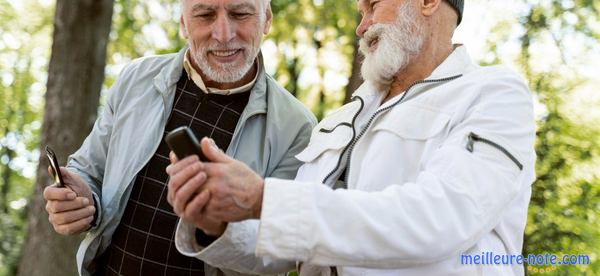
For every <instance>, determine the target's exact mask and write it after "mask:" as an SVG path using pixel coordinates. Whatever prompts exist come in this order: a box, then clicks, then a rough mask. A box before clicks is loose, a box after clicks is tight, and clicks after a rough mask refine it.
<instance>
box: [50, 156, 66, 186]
mask: <svg viewBox="0 0 600 276" xmlns="http://www.w3.org/2000/svg"><path fill="white" fill-rule="evenodd" d="M46 157H48V163H50V170H51V172H52V177H53V178H54V182H55V183H57V184H56V185H57V186H58V187H60V188H63V187H65V182H64V180H63V177H62V174H61V173H60V166H59V165H58V159H56V154H55V153H54V150H52V148H51V147H50V146H46Z"/></svg>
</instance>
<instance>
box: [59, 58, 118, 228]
mask: <svg viewBox="0 0 600 276" xmlns="http://www.w3.org/2000/svg"><path fill="white" fill-rule="evenodd" d="M128 67H129V66H128ZM128 67H126V68H124V69H123V72H125V71H127V69H128ZM121 75H123V74H121ZM120 79H121V77H120V78H119V80H117V82H116V83H115V85H113V87H112V88H111V89H110V90H109V91H108V94H109V97H108V101H107V103H106V105H105V106H104V108H103V110H102V112H101V114H100V116H99V117H98V119H97V120H96V122H95V123H94V127H93V128H92V131H91V132H90V134H89V135H88V136H87V138H86V139H85V140H84V141H83V144H82V145H81V147H80V148H79V149H78V150H77V151H76V152H75V153H73V154H72V155H71V156H69V161H68V162H67V168H68V169H69V170H71V171H72V172H75V173H77V174H78V175H79V176H80V177H81V178H82V179H83V181H85V182H86V183H87V184H88V185H89V186H90V188H91V190H92V194H93V196H94V200H95V201H96V206H97V209H96V210H97V212H98V214H97V219H96V221H95V225H96V226H95V227H97V226H98V225H100V222H101V220H102V181H103V179H104V169H105V165H106V156H107V153H108V145H109V142H110V137H111V135H112V130H113V124H114V116H115V107H116V105H117V101H118V99H117V97H118V96H120V95H119V93H118V92H119V91H118V90H119V87H120V85H121V81H120ZM95 227H94V228H95ZM94 228H92V229H94ZM92 229H90V230H92Z"/></svg>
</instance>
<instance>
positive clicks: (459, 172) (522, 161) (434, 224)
mask: <svg viewBox="0 0 600 276" xmlns="http://www.w3.org/2000/svg"><path fill="white" fill-rule="evenodd" d="M383 98H384V93H382V92H380V91H376V89H374V87H373V86H371V85H369V84H368V83H365V84H364V85H363V86H362V87H360V88H359V89H358V91H357V92H356V93H355V100H354V101H353V102H351V103H349V104H347V105H345V106H343V107H341V108H340V109H338V110H337V111H335V112H334V113H332V114H331V115H329V116H327V118H325V119H324V120H323V121H322V122H321V123H320V124H319V125H317V127H315V129H314V130H313V133H312V137H311V141H310V143H309V145H308V146H307V148H306V149H305V150H304V151H302V152H301V153H300V154H298V155H297V156H296V157H297V158H298V159H300V160H301V161H303V162H305V164H304V165H303V166H302V167H301V168H300V170H299V171H298V175H297V177H296V180H281V179H275V178H267V179H266V181H265V190H264V198H263V209H262V215H261V221H260V225H259V226H258V229H256V231H257V233H256V232H253V231H254V230H253V231H249V232H248V233H245V234H243V233H240V234H238V235H237V236H239V237H244V240H245V241H243V242H242V241H240V242H238V243H237V246H239V248H238V252H251V250H249V249H248V248H244V246H246V247H248V246H254V244H256V247H255V253H256V255H257V256H259V257H261V258H256V259H254V260H253V261H254V262H255V263H254V264H253V265H249V264H251V263H252V262H251V261H249V259H252V256H249V255H248V254H237V255H235V256H236V257H234V258H231V257H229V260H227V261H225V262H222V261H220V260H219V258H228V256H227V255H229V256H232V255H231V254H229V253H227V252H225V251H219V250H220V249H219V245H218V243H217V244H216V245H215V244H213V245H211V246H209V247H208V248H205V249H201V250H202V251H200V252H197V253H196V255H195V256H198V257H200V258H202V259H203V260H205V261H208V262H209V263H213V264H214V263H220V264H221V265H228V266H235V268H234V269H236V270H240V271H245V270H246V269H249V270H253V271H254V272H259V273H267V272H277V271H268V270H265V269H263V268H268V267H276V266H274V265H273V264H274V263H276V261H274V259H284V260H297V261H301V262H305V264H304V265H303V266H302V267H303V269H301V275H312V274H314V273H315V271H316V270H315V267H314V266H324V267H327V266H336V267H337V272H338V273H339V274H340V275H482V274H484V275H514V274H517V275H519V274H523V266H522V265H512V266H511V265H479V266H478V265H463V264H461V254H473V255H481V253H482V252H493V253H494V254H496V255H500V254H520V253H521V248H522V245H523V231H524V228H525V224H526V219H527V206H528V204H529V198H530V194H531V187H530V185H531V183H533V181H534V178H535V172H534V164H535V151H534V139H535V122H534V115H533V104H532V99H531V95H530V93H529V92H528V89H527V87H526V85H525V84H524V82H523V81H522V80H521V79H520V78H519V77H518V76H517V75H516V74H515V73H513V72H511V71H509V70H507V69H506V68H503V67H497V66H494V67H479V66H476V65H474V64H473V63H472V62H471V60H470V58H469V56H468V54H467V52H466V49H465V47H459V48H457V49H456V50H455V51H454V52H453V53H452V54H451V55H450V56H449V57H448V58H447V59H446V60H445V61H444V62H443V63H442V64H441V65H440V66H439V67H438V68H437V69H436V70H435V71H434V72H433V73H432V74H431V76H430V77H428V78H427V80H425V81H422V82H418V83H416V84H414V85H413V86H411V87H410V88H409V89H407V91H406V92H405V93H403V94H401V95H399V96H397V97H395V98H393V99H391V100H389V101H387V102H385V103H383V104H381V101H382V99H383ZM346 167H347V169H346V170H347V175H346V178H345V179H346V180H347V181H346V183H347V184H346V186H347V189H332V187H334V186H335V187H338V186H340V183H339V182H337V183H336V180H337V179H338V178H339V177H340V175H341V174H342V172H343V171H344V168H346ZM322 184H325V185H322ZM190 231H191V230H190ZM255 239H256V240H255ZM179 242H181V241H179ZM234 244H235V243H234ZM232 247H235V246H232ZM211 251H212V253H211ZM217 252H219V253H217ZM188 253H189V252H188ZM241 255H244V258H247V259H245V260H244V259H243V258H241V257H240V256H241ZM219 256H220V257H219ZM237 257H240V258H239V259H237ZM257 263H258V264H257ZM241 264H244V265H241ZM265 264H266V265H265ZM244 266H245V267H244ZM311 266H312V267H311ZM309 271H311V272H309ZM323 271H329V269H323Z"/></svg>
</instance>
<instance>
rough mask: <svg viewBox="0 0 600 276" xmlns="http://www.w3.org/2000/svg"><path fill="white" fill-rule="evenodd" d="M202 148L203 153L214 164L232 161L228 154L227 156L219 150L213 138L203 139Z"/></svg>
mask: <svg viewBox="0 0 600 276" xmlns="http://www.w3.org/2000/svg"><path fill="white" fill-rule="evenodd" d="M200 147H201V148H202V153H204V156H206V158H207V159H208V160H210V161H212V162H218V163H226V162H229V161H230V160H231V158H229V156H227V154H225V153H224V152H223V151H222V150H221V149H219V147H218V146H217V144H216V143H215V140H213V139H211V138H208V137H204V138H202V141H201V142H200Z"/></svg>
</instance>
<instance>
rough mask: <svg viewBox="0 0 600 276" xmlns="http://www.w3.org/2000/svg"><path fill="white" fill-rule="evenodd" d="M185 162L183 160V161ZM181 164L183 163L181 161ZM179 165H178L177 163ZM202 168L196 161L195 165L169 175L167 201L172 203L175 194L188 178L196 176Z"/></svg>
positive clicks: (202, 165) (200, 163)
mask: <svg viewBox="0 0 600 276" xmlns="http://www.w3.org/2000/svg"><path fill="white" fill-rule="evenodd" d="M184 160H185V159H184ZM181 162H183V161H181ZM177 164H179V163H177ZM203 167H204V164H203V163H202V162H199V161H196V162H195V163H191V164H189V165H188V166H187V167H185V168H183V169H182V170H180V171H178V172H177V173H176V174H173V175H171V177H170V178H169V183H168V184H167V186H168V191H167V201H168V202H169V203H173V197H174V196H175V193H177V191H178V190H179V189H180V188H181V187H182V186H183V185H184V184H185V183H186V182H187V181H189V180H190V178H192V177H194V176H195V175H196V174H198V173H199V172H200V171H201V170H202V169H203Z"/></svg>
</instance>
